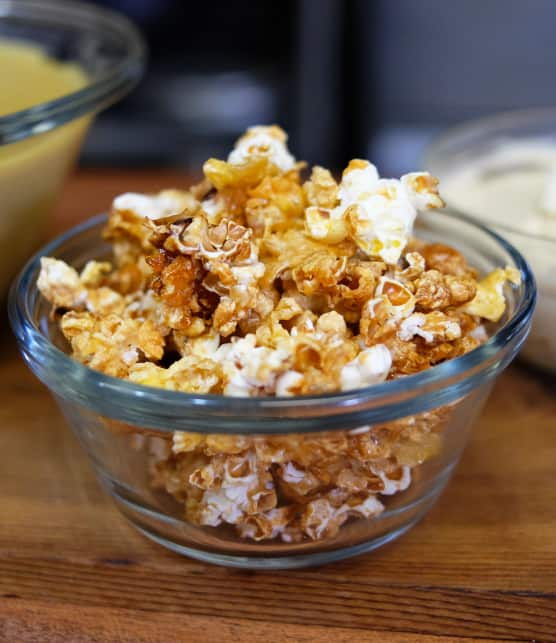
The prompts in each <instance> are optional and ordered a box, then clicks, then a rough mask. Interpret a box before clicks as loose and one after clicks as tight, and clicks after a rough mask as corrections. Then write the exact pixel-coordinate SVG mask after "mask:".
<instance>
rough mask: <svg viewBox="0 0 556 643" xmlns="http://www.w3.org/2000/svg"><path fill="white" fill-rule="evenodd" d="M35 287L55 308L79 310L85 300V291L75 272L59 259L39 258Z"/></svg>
mask: <svg viewBox="0 0 556 643" xmlns="http://www.w3.org/2000/svg"><path fill="white" fill-rule="evenodd" d="M37 287H38V289H39V290H40V291H41V293H42V294H43V295H44V297H46V299H48V300H49V301H50V302H52V303H53V304H54V306H57V307H61V308H80V307H82V306H83V305H84V304H85V302H86V300H87V289H86V288H85V287H84V286H83V284H82V283H81V279H80V277H79V274H78V273H77V270H75V269H74V268H72V267H71V266H68V264H67V263H65V262H64V261H60V260H59V259H52V258H51V257H42V258H41V271H40V274H39V278H38V280H37Z"/></svg>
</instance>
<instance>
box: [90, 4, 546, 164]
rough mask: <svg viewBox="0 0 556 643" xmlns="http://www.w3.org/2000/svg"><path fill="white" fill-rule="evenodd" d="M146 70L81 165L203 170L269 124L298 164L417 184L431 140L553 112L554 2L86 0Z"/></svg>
mask: <svg viewBox="0 0 556 643" xmlns="http://www.w3.org/2000/svg"><path fill="white" fill-rule="evenodd" d="M96 4H101V5H104V6H107V7H110V8H112V9H115V10H118V11H121V12H123V13H125V14H127V15H128V16H129V17H131V18H132V19H133V20H134V21H135V22H136V23H137V24H138V25H139V27H140V28H141V30H142V32H143V33H144V35H145V38H146V40H147V43H148V46H149V49H150V59H149V66H148V72H147V74H146V76H145V79H144V81H143V82H142V84H141V85H140V86H139V87H138V88H137V89H136V90H135V91H134V92H133V93H132V95H130V96H129V97H128V98H126V99H125V100H124V101H123V102H122V103H120V104H119V105H117V106H116V107H113V108H112V109H110V110H108V111H107V112H105V113H104V114H102V115H101V116H100V117H99V119H98V121H97V123H96V125H95V126H94V128H93V130H92V132H91V134H90V136H89V138H88V141H87V143H86V146H85V149H84V154H83V157H82V163H84V164H88V165H97V166H98V165H127V166H153V165H156V166H179V167H186V168H188V167H197V168H198V167H199V165H200V163H202V161H203V160H204V159H206V158H207V157H208V156H221V157H223V156H225V155H226V154H227V152H228V150H229V148H230V146H231V144H232V142H233V140H234V139H235V138H236V137H237V135H238V134H239V133H240V132H241V131H242V130H244V129H245V128H246V127H247V126H248V125H252V124H264V123H271V122H277V123H279V124H280V125H282V126H283V127H285V128H286V129H287V130H288V132H289V133H290V147H291V149H292V151H293V153H294V154H295V155H296V156H297V157H298V158H301V159H306V160H308V161H310V162H317V161H318V162H319V163H321V164H324V165H330V166H332V167H334V168H340V167H342V166H343V165H344V164H345V162H346V160H348V159H349V158H352V157H354V156H362V157H366V158H370V159H371V160H372V161H373V162H375V163H376V164H377V165H378V167H379V169H380V170H381V171H382V172H383V173H385V174H399V173H401V172H404V171H408V170H412V169H416V164H417V163H418V157H419V154H420V152H421V150H422V148H423V146H424V144H425V143H426V142H427V141H428V140H430V138H431V137H432V136H434V134H435V133H436V132H438V131H439V130H440V129H442V128H444V127H446V126H448V125H451V124H454V123H456V122H459V121H462V120H466V119H469V118H474V117H477V116H480V115H484V114H488V113H494V112H497V111H502V110H507V109H513V108H523V107H533V106H550V105H554V104H556V78H555V72H556V28H555V27H556V1H554V0H526V1H525V0H459V1H453V0H452V1H450V0H251V1H249V0H228V1H226V0H211V1H210V2H204V3H203V2H199V1H196V2H189V1H184V0H96Z"/></svg>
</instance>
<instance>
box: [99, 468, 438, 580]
mask: <svg viewBox="0 0 556 643" xmlns="http://www.w3.org/2000/svg"><path fill="white" fill-rule="evenodd" d="M446 482H447V480H446V479H445V480H443V481H442V482H441V484H437V485H435V487H434V488H433V489H432V490H431V491H430V492H429V493H428V494H426V495H425V496H423V497H421V498H419V500H418V501H417V502H413V503H411V504H410V505H409V506H407V507H405V508H404V510H403V511H402V512H400V511H399V509H398V510H397V512H396V514H397V515H396V516H395V526H390V525H389V527H390V528H388V529H387V530H386V531H385V527H386V525H384V524H383V525H380V526H379V524H377V526H376V530H375V534H374V535H373V527H372V526H371V525H369V527H368V528H366V530H365V531H366V533H367V535H368V536H369V537H368V538H367V539H364V540H363V542H358V543H357V544H352V545H347V546H346V545H342V543H341V542H340V543H339V544H338V545H337V546H331V545H328V544H327V543H326V541H322V542H320V543H312V542H311V543H306V544H304V546H302V547H300V546H298V545H297V546H296V545H284V544H281V543H278V544H277V543H270V544H267V545H264V546H263V545H261V544H260V543H253V544H252V545H245V543H240V544H239V545H236V546H235V547H234V546H233V545H230V544H229V543H227V545H228V546H227V547H222V548H221V550H220V551H218V550H217V549H216V547H217V546H215V545H214V544H213V545H212V546H211V544H210V543H209V542H207V543H201V542H199V541H198V540H197V542H192V540H193V539H192V538H191V537H188V535H189V534H188V532H190V533H192V532H193V531H198V532H201V533H202V532H205V530H204V529H200V528H198V527H193V526H191V525H188V523H186V522H185V521H181V520H176V519H174V518H170V517H169V516H164V515H162V514H159V513H158V512H155V511H152V510H151V509H148V508H146V507H144V506H142V505H138V504H136V503H135V502H133V500H131V499H130V498H129V496H128V497H123V496H122V495H120V494H119V493H118V492H117V491H115V490H114V488H112V489H110V495H111V496H112V498H113V499H114V500H115V502H116V504H117V505H118V508H119V509H120V511H121V512H122V513H123V514H124V516H125V517H126V518H127V519H128V520H129V521H130V522H131V524H132V525H133V526H134V527H135V528H136V529H137V530H138V531H140V532H141V533H142V534H143V535H145V536H146V537H147V538H149V539H150V540H152V541H154V542H156V543H158V544H159V545H162V546H163V547H165V548H166V549H169V550H171V551H173V552H176V553H178V554H181V555H182V556H187V557H189V558H193V559H196V560H200V561H202V562H205V563H211V564H215V565H223V566H226V567H237V568H243V569H263V570H273V569H276V570H280V569H296V568H302V567H311V566H316V565H324V564H326V563H332V562H335V561H338V560H342V559H344V558H350V557H352V556H358V555H359V554H363V553H366V552H369V551H372V550H374V549H378V548H379V547H382V546H383V545H386V544H387V543H389V542H391V541H393V540H395V539H396V538H398V537H400V536H401V535H402V534H404V533H405V532H406V531H408V530H409V529H411V528H412V527H413V526H414V525H415V524H416V523H417V522H419V521H420V520H421V519H422V518H423V517H424V516H425V514H426V513H427V512H428V511H429V510H430V509H431V507H432V506H433V505H434V503H435V502H436V500H437V499H438V496H439V495H440V494H441V492H442V490H443V488H444V486H445V484H446ZM126 495H127V494H126ZM393 519H394V517H393ZM365 522H367V521H365ZM379 522H380V521H379ZM389 522H390V521H389ZM367 524H368V523H367ZM390 524H391V523H390ZM178 530H180V531H181V532H182V534H179V533H178ZM341 533H342V532H341V531H340V537H341ZM186 542H187V544H185V543H186ZM224 548H226V549H227V550H228V551H227V552H226V553H223V551H222V550H224ZM263 548H264V549H265V550H266V551H265V552H262V551H261V549H263ZM234 549H236V550H237V553H235V552H234ZM246 549H252V550H253V555H250V554H249V553H248V552H246ZM304 549H305V551H304ZM281 550H282V551H281ZM307 550H309V551H307ZM255 552H257V553H255ZM282 552H283V553H282Z"/></svg>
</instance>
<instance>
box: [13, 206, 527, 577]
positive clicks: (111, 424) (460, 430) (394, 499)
mask: <svg viewBox="0 0 556 643" xmlns="http://www.w3.org/2000/svg"><path fill="white" fill-rule="evenodd" d="M105 221H106V218H105V217H104V216H102V217H97V218H95V219H93V220H90V221H89V222H87V223H85V224H83V225H80V226H78V227H77V228H74V229H73V230H70V231H69V232H68V233H66V234H65V235H63V236H62V237H60V238H58V239H56V240H55V241H53V242H52V243H51V244H49V245H48V246H46V247H45V248H44V249H43V250H42V251H41V252H40V253H39V254H38V255H37V256H36V257H34V258H33V259H32V260H31V261H30V262H29V263H28V264H27V266H26V267H25V268H24V270H23V271H22V273H21V274H20V276H19V278H18V279H17V280H16V281H15V282H14V284H13V286H12V291H11V294H10V300H9V314H10V319H11V323H12V327H13V329H14V332H15V334H16V337H17V340H18V343H19V346H20V349H21V352H22V354H23V357H24V359H25V361H26V362H27V364H28V365H29V366H30V368H31V369H32V370H33V372H34V373H35V374H36V375H37V377H38V378H39V379H40V380H41V381H42V382H44V383H45V384H46V385H47V386H48V387H49V388H50V390H51V391H52V393H53V394H54V396H55V398H56V399H57V401H58V403H59V405H60V408H61V409H62V411H63V413H64V415H65V417H66V419H67V421H68V423H69V425H70V426H71V428H72V429H73V431H74V432H75V433H76V435H77V436H78V438H79V440H80V442H81V444H82V446H83V448H84V449H85V451H86V452H87V454H88V455H89V458H90V460H91V462H92V466H93V468H94V470H95V472H96V474H97V476H98V479H99V481H100V482H101V483H102V485H103V486H104V488H105V489H106V490H107V491H108V493H109V494H110V495H111V496H112V498H113V499H114V500H115V502H116V504H117V505H118V507H119V508H120V510H121V511H122V513H123V514H124V515H125V516H126V517H127V518H129V520H130V521H131V522H132V523H133V524H134V525H135V526H136V527H137V528H138V529H139V530H140V531H142V532H143V533H144V534H146V535H147V536H149V537H150V538H152V539H153V540H155V541H157V542H159V543H161V544H162V545H165V546H166V547H169V548H170V549H173V550H174V551H177V552H179V553H182V554H186V555H188V556H191V557H194V558H198V559H201V560H205V561H209V562H215V563H220V564H226V565H232V566H238V567H251V568H288V567H299V566H304V565H310V564H318V563H324V562H327V561H332V560H336V559H340V558H343V557H346V556H351V555H354V554H357V553H360V552H364V551H367V550H371V549H374V548H376V547H378V546H380V545H382V544H383V543H386V542H388V541H390V540H392V539H394V538H396V537H397V536H399V535H400V534H402V533H404V532H405V531H406V530H407V529H409V528H410V527H411V526H412V525H413V524H415V523H416V522H417V521H418V520H419V519H420V518H421V517H422V516H423V515H424V514H425V513H426V512H427V511H428V510H429V509H430V507H431V506H432V504H433V503H434V501H435V500H436V499H437V497H438V496H439V494H440V493H441V491H442V490H443V488H444V487H445V485H446V483H447V481H448V479H449V477H450V475H451V474H452V471H453V469H454V467H455V465H456V464H457V462H458V460H459V458H460V456H461V453H462V451H463V448H464V446H465V444H466V442H467V438H468V434H469V430H470V428H471V425H472V423H473V420H474V419H475V417H476V416H477V414H478V413H479V412H480V409H481V407H482V404H483V402H484V401H485V399H486V398H487V396H488V393H489V391H490V388H491V386H492V384H493V382H494V380H495V379H496V377H497V375H498V374H499V373H500V372H501V371H502V369H504V368H505V367H506V366H507V365H508V363H509V362H510V361H511V360H512V359H513V357H514V356H515V354H516V352H517V351H518V350H519V347H520V346H521V344H522V342H523V341H524V339H525V337H526V335H527V333H528V330H529V326H530V320H531V315H532V311H533V308H534V304H535V285H534V281H533V277H532V275H531V272H530V269H529V267H528V265H527V263H526V262H525V261H524V259H523V258H522V257H521V255H520V254H519V253H518V252H517V251H516V250H515V249H514V248H513V247H512V246H510V245H509V244H508V243H506V242H505V241H503V240H502V239H500V238H499V237H498V236H497V235H496V234H494V233H492V232H490V231H489V230H487V229H486V228H484V227H482V226H481V225H480V224H477V223H476V222H473V220H471V219H468V218H466V217H459V216H455V215H454V214H451V213H448V212H446V213H434V214H424V215H423V216H422V217H421V218H420V221H419V223H418V235H419V236H420V237H421V238H423V239H426V240H429V241H442V242H445V243H449V244H452V245H454V246H455V247H456V248H458V249H459V250H461V251H462V252H463V253H464V254H465V256H466V257H467V259H468V260H469V261H470V262H471V263H472V264H473V265H475V266H476V267H477V268H478V269H479V270H480V271H481V272H483V273H484V272H488V271H490V270H492V269H494V268H495V267H498V266H505V265H510V266H514V267H515V268H517V269H518V270H519V271H520V273H521V276H522V283H521V285H520V286H513V287H507V288H506V292H505V294H506V297H507V301H508V307H507V312H506V314H505V316H504V318H503V319H502V320H501V322H500V323H499V324H498V325H497V330H496V332H495V333H494V334H493V336H492V337H491V338H490V339H489V340H488V341H487V342H486V343H485V344H484V345H482V346H481V347H479V348H478V349H476V350H474V351H471V352H470V353H468V354H466V355H464V356H462V357H459V358H457V359H454V360H451V361H448V362H445V363H443V364H441V365H438V366H436V367H434V368H431V369H429V370H427V371H423V372H421V373H418V374H416V375H412V376H408V377H405V378H401V379H398V380H393V381H388V382H385V383H383V384H380V385H377V386H373V387H370V388H367V389H360V390H354V391H348V392H338V393H334V394H327V395H319V396H314V397H308V396H300V397H295V398H281V399H277V398H251V399H249V398H232V397H225V396H218V395H190V394H185V393H180V392H173V391H166V390H163V389H157V388H150V387H145V386H140V385H136V384H133V383H130V382H126V381H123V380H120V379H115V378H112V377H109V376H106V375H103V374H101V373H99V372H95V371H93V370H91V369H89V368H87V367H85V366H83V365H82V364H80V363H78V362H77V361H75V360H73V359H72V358H71V357H69V356H68V355H67V354H65V353H64V340H63V338H62V337H61V336H60V333H59V331H58V330H57V328H56V324H55V323H54V322H52V321H51V320H50V319H49V308H50V306H49V304H48V303H47V302H46V301H45V300H44V298H43V297H42V296H41V295H40V293H39V292H38V290H37V287H36V281H37V276H38V273H39V268H40V257H41V256H43V255H48V256H53V257H57V258H60V259H63V260H65V261H66V262H68V263H69V264H71V265H73V266H75V267H76V268H77V269H79V268H81V267H83V266H84V264H85V263H86V262H87V261H89V260H91V259H100V258H107V257H109V256H110V248H109V246H108V245H107V244H106V243H105V242H104V241H103V240H102V238H101V230H102V227H103V225H104V223H105ZM437 413H440V414H444V416H445V418H446V421H445V422H444V423H443V424H442V425H441V424H436V425H435V423H434V422H433V423H432V426H430V418H431V417H436V414H437ZM404 418H406V419H407V426H410V427H413V429H415V430H417V433H419V431H420V430H421V429H423V427H424V428H425V429H426V430H425V433H426V432H427V431H429V432H430V433H433V434H436V438H437V439H436V438H435V442H436V450H435V454H434V456H433V457H430V458H428V459H425V461H424V462H423V463H422V464H419V465H418V466H416V467H415V468H414V469H413V470H412V477H413V480H412V483H411V485H410V486H409V488H408V489H407V490H406V491H403V492H401V493H397V494H394V495H390V496H382V497H381V501H382V502H383V504H384V505H385V510H384V512H383V513H382V514H381V515H379V516H378V517H375V518H370V519H363V518H360V519H353V520H350V521H348V522H347V523H346V524H345V525H344V526H343V527H341V529H340V531H339V533H338V534H337V535H336V536H335V537H332V538H325V539H323V540H316V541H312V540H308V539H307V540H304V541H303V542H299V543H283V542H279V541H276V540H272V541H263V542H254V541H253V540H242V539H240V538H238V537H237V536H236V535H235V532H234V530H233V529H232V528H231V527H229V526H221V527H199V526H197V525H195V524H192V523H191V522H188V521H187V520H185V519H184V510H183V504H179V503H178V502H176V501H175V500H174V499H173V498H172V496H171V495H169V494H168V493H166V491H160V490H156V489H153V487H152V485H151V479H150V474H149V471H150V470H151V472H152V469H150V468H151V467H152V466H153V464H154V463H155V462H156V459H157V457H159V456H160V454H161V453H165V452H167V450H168V447H169V444H170V442H171V439H172V434H173V432H174V431H191V432H196V433H199V434H202V435H204V436H211V438H214V436H215V435H216V436H233V435H236V436H237V435H240V436H244V437H248V438H253V436H258V437H257V440H258V441H264V440H272V439H273V437H272V436H274V437H275V436H276V435H279V436H286V437H287V438H288V439H289V440H297V441H303V440H306V441H308V442H307V444H308V445H310V444H312V445H313V448H314V447H315V446H316V448H320V446H321V445H323V446H324V445H325V444H326V440H327V439H329V438H330V437H331V436H333V437H334V439H338V440H340V441H342V440H347V439H351V437H352V436H353V435H354V434H353V433H351V434H350V433H349V432H350V431H352V430H354V429H359V428H360V427H363V426H369V425H370V426H371V427H372V429H371V430H372V431H373V432H374V433H373V434H372V435H375V433H376V436H378V438H379V442H380V439H381V438H380V437H379V436H380V434H381V430H385V431H386V434H387V435H390V434H389V433H388V430H389V429H388V426H386V429H384V427H385V425H390V426H391V423H392V422H393V421H396V420H400V419H401V422H402V424H404V425H405V424H406V423H404V420H403V419H404ZM427 427H428V428H427ZM323 431H326V432H329V433H328V434H327V435H323V434H322V432H323ZM358 433H359V432H356V433H355V435H357V434H358ZM366 433H367V434H368V433H369V432H366ZM421 433H423V432H422V431H421ZM359 434H360V433H359ZM409 434H411V430H410V431H409ZM421 437H422V436H421ZM421 437H419V440H420V439H421ZM412 439H413V438H411V437H410V438H408V444H409V446H411V440H412ZM311 440H313V442H312V443H310V442H309V441H311ZM315 440H316V442H314V441H315ZM419 440H417V442H416V443H415V444H416V445H417V447H419V444H420V442H419ZM406 446H407V445H406ZM419 458H420V456H419ZM420 459H423V458H420Z"/></svg>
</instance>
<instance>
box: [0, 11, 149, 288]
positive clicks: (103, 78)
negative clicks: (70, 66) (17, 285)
mask: <svg viewBox="0 0 556 643" xmlns="http://www.w3.org/2000/svg"><path fill="white" fill-rule="evenodd" d="M0 39H13V40H17V41H21V42H28V43H30V44H33V45H37V46H40V47H41V48H42V49H43V50H44V51H45V52H46V53H47V54H48V56H49V57H51V58H53V59H55V60H60V61H63V62H71V63H75V64H77V65H78V66H79V67H80V68H81V69H83V70H84V71H85V72H86V74H87V76H88V77H89V79H90V82H89V83H88V84H87V85H85V86H84V87H83V88H82V89H80V90H78V91H74V92H72V93H70V94H67V95H65V96H63V97H61V98H58V99H56V100H51V101H47V102H44V103H41V104H38V105H34V106H33V107H30V108H29V109H25V110H21V111H18V112H14V113H12V114H8V115H5V116H2V117H0V203H1V207H0V299H1V298H2V296H3V295H4V294H5V292H6V291H7V288H8V284H9V282H10V280H11V278H12V277H13V276H14V274H15V272H16V270H17V269H18V268H19V267H20V266H21V265H22V263H23V262H24V261H25V259H26V258H27V257H28V256H29V255H30V254H31V252H33V251H34V250H35V249H36V247H37V246H38V244H39V243H40V241H41V240H42V238H43V234H44V230H45V223H46V221H47V219H48V215H49V212H50V210H51V208H52V205H53V204H54V202H55V200H56V197H57V196H58V194H59V192H60V189H61V187H62V184H63V181H64V179H65V177H66V175H67V173H68V171H69V170H70V169H71V167H72V166H73V163H74V161H75V159H76V158H77V155H78V153H79V149H80V147H81V143H82V140H83V138H84V136H85V134H86V132H87V129H88V127H89V126H90V124H91V122H92V118H93V116H94V114H95V113H97V112H98V111H100V110H102V109H104V108H105V107H108V106H109V105H111V104H112V103H114V102H116V101H117V100H119V99H120V98H122V97H123V96H124V95H125V94H126V93H127V92H129V91H130V90H131V89H132V88H133V87H134V85H135V84H136V83H137V82H138V80H139V78H140V77H141V74H142V72H143V68H144V60H145V47H144V44H143V40H142V38H141V36H140V34H139V33H138V31H137V30H136V29H135V27H134V26H133V25H132V24H131V23H130V22H129V21H128V20H127V19H125V18H123V17H122V16H120V15H118V14H115V13H113V12H111V11H106V10H104V9H100V8H98V7H96V6H93V5H87V4H83V3H80V2H63V1H59V0H17V2H14V1H13V0H0ZM0 73H1V72H0Z"/></svg>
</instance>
